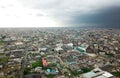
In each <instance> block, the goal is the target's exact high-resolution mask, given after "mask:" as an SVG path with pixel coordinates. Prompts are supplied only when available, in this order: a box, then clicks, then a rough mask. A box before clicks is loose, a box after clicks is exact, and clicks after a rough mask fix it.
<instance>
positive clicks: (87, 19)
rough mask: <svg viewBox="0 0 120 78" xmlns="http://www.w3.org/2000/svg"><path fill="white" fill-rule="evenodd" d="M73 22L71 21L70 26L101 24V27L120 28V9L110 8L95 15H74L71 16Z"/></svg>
mask: <svg viewBox="0 0 120 78" xmlns="http://www.w3.org/2000/svg"><path fill="white" fill-rule="evenodd" d="M71 18H72V20H70V21H69V23H70V24H72V23H75V24H77V25H79V24H87V25H89V24H90V25H92V24H95V25H97V24H99V25H109V26H112V25H114V26H119V25H120V7H109V8H104V9H100V10H97V11H96V12H95V13H87V14H82V15H81V14H79V13H78V14H74V13H73V16H71Z"/></svg>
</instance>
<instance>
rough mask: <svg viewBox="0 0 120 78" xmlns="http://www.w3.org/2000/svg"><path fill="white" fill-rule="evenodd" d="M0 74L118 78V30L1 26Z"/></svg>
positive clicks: (26, 77) (7, 76)
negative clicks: (7, 27)
mask: <svg viewBox="0 0 120 78" xmlns="http://www.w3.org/2000/svg"><path fill="white" fill-rule="evenodd" d="M88 75H89V76H88ZM1 77H2V78H99V77H104V78H119V77H120V30H119V29H99V28H98V29H80V28H78V29H74V28H72V29H71V28H53V29H52V28H40V29H35V28H34V29H32V28H29V29H22V28H21V29H0V78H1Z"/></svg>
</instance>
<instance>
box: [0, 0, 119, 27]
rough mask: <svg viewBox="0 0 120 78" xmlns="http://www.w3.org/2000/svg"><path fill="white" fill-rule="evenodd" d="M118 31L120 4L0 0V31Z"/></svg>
mask: <svg viewBox="0 0 120 78" xmlns="http://www.w3.org/2000/svg"><path fill="white" fill-rule="evenodd" d="M89 25H96V26H101V27H104V26H106V25H107V26H116V27H120V0H0V27H14V26H16V27H58V26H89Z"/></svg>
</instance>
